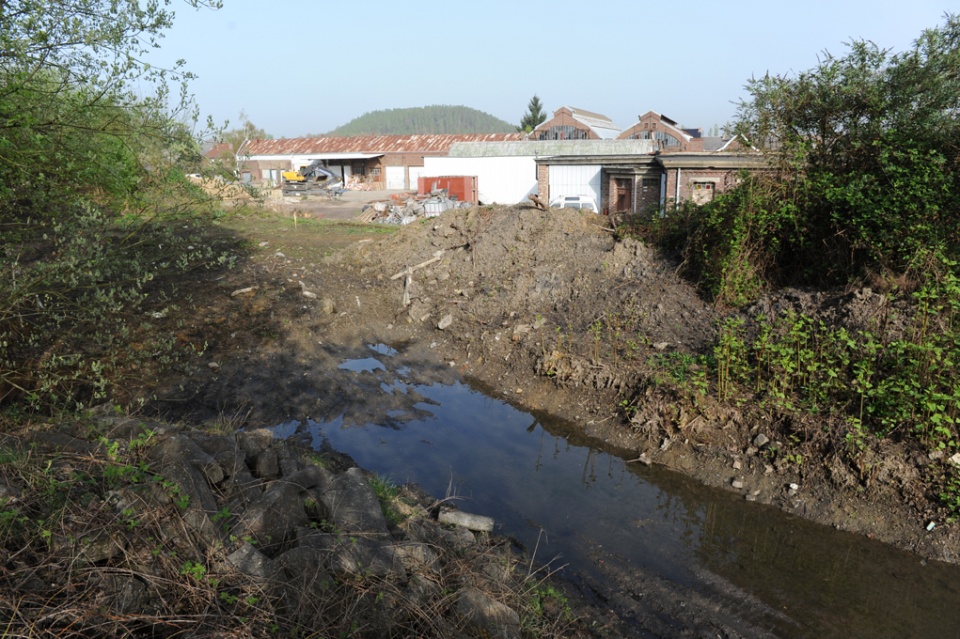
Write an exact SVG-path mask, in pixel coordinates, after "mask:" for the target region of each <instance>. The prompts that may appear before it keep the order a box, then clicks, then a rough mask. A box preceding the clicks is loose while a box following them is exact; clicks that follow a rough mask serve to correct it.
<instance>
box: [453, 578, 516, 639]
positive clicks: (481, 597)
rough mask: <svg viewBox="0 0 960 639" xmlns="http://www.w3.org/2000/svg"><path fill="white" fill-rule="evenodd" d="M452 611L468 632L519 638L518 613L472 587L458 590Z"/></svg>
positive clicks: (499, 638)
mask: <svg viewBox="0 0 960 639" xmlns="http://www.w3.org/2000/svg"><path fill="white" fill-rule="evenodd" d="M454 611H455V612H456V614H457V616H458V617H460V618H461V619H462V620H463V621H464V623H465V626H466V628H465V629H466V630H467V631H468V632H469V634H471V635H473V634H475V635H477V636H480V637H491V638H493V639H519V638H520V615H518V614H517V613H516V611H515V610H513V609H512V608H510V607H509V606H507V605H506V604H503V603H500V602H499V601H495V600H493V599H491V598H490V597H488V596H487V595H485V594H483V593H482V592H480V591H479V590H477V589H476V588H473V587H467V588H464V589H463V590H462V591H460V595H459V597H458V598H457V603H456V605H455V606H454Z"/></svg>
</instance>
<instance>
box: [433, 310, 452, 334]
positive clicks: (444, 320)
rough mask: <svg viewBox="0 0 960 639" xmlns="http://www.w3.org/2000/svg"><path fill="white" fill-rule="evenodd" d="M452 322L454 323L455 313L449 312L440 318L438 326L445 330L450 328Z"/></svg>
mask: <svg viewBox="0 0 960 639" xmlns="http://www.w3.org/2000/svg"><path fill="white" fill-rule="evenodd" d="M451 324H453V315H452V314H450V313H447V314H446V315H444V316H443V317H441V318H440V321H439V322H437V328H439V329H440V330H441V331H444V330H446V329H448V328H450V325H451Z"/></svg>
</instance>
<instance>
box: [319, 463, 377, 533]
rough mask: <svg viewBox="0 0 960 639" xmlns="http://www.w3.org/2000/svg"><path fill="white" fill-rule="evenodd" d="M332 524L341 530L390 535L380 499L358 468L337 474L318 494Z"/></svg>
mask: <svg viewBox="0 0 960 639" xmlns="http://www.w3.org/2000/svg"><path fill="white" fill-rule="evenodd" d="M321 499H322V501H323V504H324V505H325V506H326V507H327V511H328V512H329V513H330V517H331V519H332V520H333V521H332V523H333V525H334V527H335V528H336V529H337V530H339V531H342V532H344V533H356V532H366V533H368V534H369V535H373V536H379V537H389V536H390V532H389V530H388V529H387V521H386V519H384V517H383V510H382V509H381V507H380V501H379V500H378V499H377V494H376V493H375V492H374V490H373V488H371V487H370V484H368V483H367V481H366V479H365V478H364V476H363V472H362V471H361V470H360V469H359V468H351V469H350V470H348V471H347V472H345V473H343V474H341V475H338V476H337V478H336V479H334V480H333V482H331V483H330V485H329V487H328V488H327V490H326V491H324V493H323V495H322V496H321Z"/></svg>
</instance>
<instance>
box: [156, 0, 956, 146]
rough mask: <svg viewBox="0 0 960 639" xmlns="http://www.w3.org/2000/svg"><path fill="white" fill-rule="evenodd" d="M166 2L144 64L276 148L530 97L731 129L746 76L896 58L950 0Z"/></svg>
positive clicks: (620, 119)
mask: <svg viewBox="0 0 960 639" xmlns="http://www.w3.org/2000/svg"><path fill="white" fill-rule="evenodd" d="M223 4H224V7H223V8H222V9H220V10H218V11H211V10H209V9H201V10H194V9H192V8H191V7H189V6H188V5H187V4H186V3H185V2H174V3H173V4H172V5H171V7H172V8H173V9H174V11H175V12H176V19H175V21H174V25H173V28H172V29H170V30H169V31H167V33H166V37H165V38H164V40H163V44H162V48H161V49H160V50H159V51H157V52H155V53H154V54H153V56H152V57H151V58H150V62H151V63H152V64H154V65H160V66H164V65H169V64H170V63H171V62H172V61H174V60H177V59H184V60H186V68H187V69H188V70H189V71H191V72H193V73H194V74H196V75H197V76H198V78H197V79H195V80H193V81H192V82H191V84H190V91H191V93H193V94H194V96H195V99H196V101H197V104H198V106H199V108H200V112H201V114H202V115H203V116H204V117H206V116H211V117H212V118H213V119H214V121H215V122H217V123H219V124H221V125H223V124H224V123H226V122H229V128H233V127H235V126H238V124H239V122H240V118H241V114H244V115H245V116H246V118H248V119H249V120H250V121H251V122H252V123H253V124H254V125H256V126H257V127H260V128H261V129H263V130H265V131H266V132H267V133H268V134H270V135H272V136H273V137H275V138H281V137H298V136H304V135H307V134H323V133H325V132H328V131H331V130H333V129H335V128H337V127H339V126H341V125H343V124H346V123H347V122H349V121H351V120H353V119H354V118H357V117H359V116H362V115H363V114H365V113H369V112H371V111H377V110H381V109H398V108H407V107H423V106H430V105H451V106H467V107H471V108H474V109H478V110H480V111H483V112H485V113H489V114H490V115H493V116H495V117H498V118H500V119H502V120H506V121H507V122H510V123H511V124H518V123H519V122H520V119H521V118H522V117H523V115H524V114H525V113H526V111H527V104H528V103H529V102H530V98H531V97H533V96H534V95H537V96H538V97H539V98H540V101H541V103H542V104H543V107H544V111H545V112H546V113H547V114H548V115H551V114H552V113H553V112H554V111H555V110H557V109H559V108H560V107H562V106H571V107H575V108H578V109H583V110H586V111H593V112H595V113H601V114H603V115H606V116H607V117H609V118H610V119H611V120H613V122H614V124H616V125H617V126H618V127H620V128H622V129H627V128H629V127H630V126H632V125H633V124H634V123H636V122H637V120H638V117H639V116H640V115H642V114H644V113H646V112H647V111H656V112H658V113H661V114H663V115H665V116H667V117H669V118H671V119H673V120H675V121H677V122H679V123H680V124H681V125H683V126H684V127H689V128H697V127H700V128H702V129H703V130H704V132H705V133H709V132H710V130H711V129H712V128H713V127H714V126H720V127H722V126H723V125H724V124H726V123H728V122H731V121H733V119H734V118H735V115H736V111H737V104H739V103H740V101H741V100H743V99H745V98H747V97H748V96H747V93H746V91H745V90H744V87H745V85H746V84H747V82H748V81H749V79H750V78H751V77H759V76H762V75H764V74H765V73H768V72H769V73H771V74H774V75H795V74H797V73H799V72H802V71H807V70H810V69H812V68H814V67H815V66H816V64H817V61H818V56H820V55H822V54H823V52H825V51H826V52H829V53H831V54H833V55H835V56H842V55H843V54H845V53H846V52H847V47H846V43H849V42H851V41H853V40H870V41H872V42H874V43H875V44H877V45H878V46H880V47H882V48H886V49H890V50H892V51H893V52H900V51H904V50H907V49H909V48H910V46H911V45H912V43H913V42H914V40H916V39H917V38H918V37H919V36H920V34H921V33H922V32H923V30H925V29H928V28H933V27H936V26H938V25H941V24H943V22H944V14H945V13H947V12H950V13H960V0H911V1H910V2H906V3H905V2H902V0H896V1H894V0H832V1H825V0H806V1H804V2H794V1H790V0H726V1H724V2H720V1H718V0H674V1H673V2H662V1H658V2H652V1H649V0H593V1H592V2H586V1H584V0H580V1H572V0H550V1H546V2H545V1H542V0H541V1H539V2H534V1H530V0H512V1H508V0H475V1H473V2H450V1H449V0H407V1H406V2H398V1H397V0H366V2H363V3H350V2H333V3H331V2H310V1H304V0H298V1H290V0H273V1H271V2H262V0H258V1H254V0H223Z"/></svg>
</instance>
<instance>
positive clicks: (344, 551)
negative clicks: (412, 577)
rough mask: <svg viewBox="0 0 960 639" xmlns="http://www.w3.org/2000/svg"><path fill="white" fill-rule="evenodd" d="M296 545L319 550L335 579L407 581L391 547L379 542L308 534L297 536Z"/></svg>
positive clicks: (326, 534) (388, 544) (325, 565)
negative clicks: (377, 578)
mask: <svg viewBox="0 0 960 639" xmlns="http://www.w3.org/2000/svg"><path fill="white" fill-rule="evenodd" d="M303 530H304V529H301V530H300V532H301V533H302V532H303ZM299 544H300V547H301V548H315V549H317V550H320V551H322V557H323V558H324V567H325V568H326V569H327V570H328V571H329V572H330V573H331V574H333V575H335V576H339V577H344V576H347V577H380V578H383V579H399V580H400V581H406V579H407V572H406V569H405V568H404V567H403V563H402V562H401V561H400V558H399V557H397V556H396V554H395V553H394V550H393V544H392V543H388V542H386V541H385V540H383V539H380V540H378V539H368V538H366V537H353V536H348V535H333V534H329V533H321V532H312V533H307V534H301V535H300V537H299Z"/></svg>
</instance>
